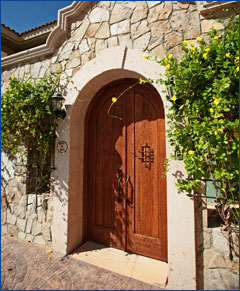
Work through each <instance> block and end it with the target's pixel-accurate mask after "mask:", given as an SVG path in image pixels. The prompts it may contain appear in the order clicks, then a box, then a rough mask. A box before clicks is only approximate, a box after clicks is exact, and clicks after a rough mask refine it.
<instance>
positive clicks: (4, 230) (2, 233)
mask: <svg viewBox="0 0 240 291" xmlns="http://www.w3.org/2000/svg"><path fill="white" fill-rule="evenodd" d="M7 233H8V226H7V224H5V225H2V226H1V235H4V234H7Z"/></svg>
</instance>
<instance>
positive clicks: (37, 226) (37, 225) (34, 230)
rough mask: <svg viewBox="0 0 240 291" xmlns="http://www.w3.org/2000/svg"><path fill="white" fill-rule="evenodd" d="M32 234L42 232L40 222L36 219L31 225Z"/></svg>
mask: <svg viewBox="0 0 240 291" xmlns="http://www.w3.org/2000/svg"><path fill="white" fill-rule="evenodd" d="M32 234H33V235H40V234H42V224H41V223H39V222H38V221H34V222H33V225H32Z"/></svg>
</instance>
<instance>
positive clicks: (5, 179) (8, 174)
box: [1, 153, 53, 246]
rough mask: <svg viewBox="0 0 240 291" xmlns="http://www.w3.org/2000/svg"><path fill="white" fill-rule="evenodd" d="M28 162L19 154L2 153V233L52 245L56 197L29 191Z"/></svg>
mask: <svg viewBox="0 0 240 291" xmlns="http://www.w3.org/2000/svg"><path fill="white" fill-rule="evenodd" d="M25 163H26V161H25V158H24V156H21V155H19V154H18V155H16V156H13V155H11V156H8V155H7V154H5V153H2V154H1V172H2V177H1V189H2V191H1V230H2V235H4V234H9V235H11V236H13V237H18V238H20V239H25V240H27V241H33V242H36V243H39V244H42V245H47V246H51V241H52V235H51V225H52V217H53V213H52V212H53V205H52V198H51V196H50V193H43V194H38V195H37V197H36V195H35V194H26V175H27V174H26V171H25V167H24V166H23V165H24V164H25ZM36 206H37V207H36Z"/></svg>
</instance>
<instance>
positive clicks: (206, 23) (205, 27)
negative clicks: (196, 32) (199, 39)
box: [201, 19, 224, 33]
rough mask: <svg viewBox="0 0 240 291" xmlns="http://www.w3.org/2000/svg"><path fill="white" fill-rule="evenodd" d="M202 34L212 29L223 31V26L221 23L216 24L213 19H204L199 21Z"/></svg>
mask: <svg viewBox="0 0 240 291" xmlns="http://www.w3.org/2000/svg"><path fill="white" fill-rule="evenodd" d="M201 27H202V33H206V32H209V31H211V29H212V28H215V29H217V30H221V29H224V25H223V24H222V23H219V22H217V21H216V20H214V19H204V20H202V21H201Z"/></svg>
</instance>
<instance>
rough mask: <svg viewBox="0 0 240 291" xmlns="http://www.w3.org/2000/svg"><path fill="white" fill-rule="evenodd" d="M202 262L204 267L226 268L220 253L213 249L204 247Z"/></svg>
mask: <svg viewBox="0 0 240 291" xmlns="http://www.w3.org/2000/svg"><path fill="white" fill-rule="evenodd" d="M203 264H204V266H205V267H206V268H209V269H216V268H226V262H225V259H224V258H223V255H222V254H221V253H218V252H216V251H215V250H214V249H205V250H204V252H203Z"/></svg>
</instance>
